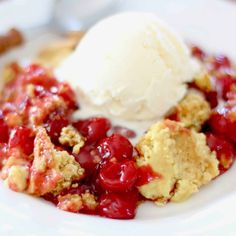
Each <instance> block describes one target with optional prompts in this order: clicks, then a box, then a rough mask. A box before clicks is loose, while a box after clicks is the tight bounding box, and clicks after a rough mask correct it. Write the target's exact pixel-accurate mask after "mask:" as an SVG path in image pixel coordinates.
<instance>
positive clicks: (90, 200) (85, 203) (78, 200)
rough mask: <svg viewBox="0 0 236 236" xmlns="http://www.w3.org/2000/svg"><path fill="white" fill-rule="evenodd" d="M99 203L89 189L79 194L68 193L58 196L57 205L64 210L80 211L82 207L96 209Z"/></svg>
mask: <svg viewBox="0 0 236 236" xmlns="http://www.w3.org/2000/svg"><path fill="white" fill-rule="evenodd" d="M97 205H98V203H97V202H96V199H95V196H94V195H93V194H91V193H89V192H88V191H87V192H85V193H83V194H81V195H79V194H66V195H64V196H59V197H58V204H57V207H58V208H60V209H62V210H64V211H71V212H78V211H80V210H81V209H88V210H95V209H96V207H97Z"/></svg>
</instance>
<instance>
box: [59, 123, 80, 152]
mask: <svg viewBox="0 0 236 236" xmlns="http://www.w3.org/2000/svg"><path fill="white" fill-rule="evenodd" d="M59 142H60V143H61V144H62V145H68V146H70V147H73V153H76V154H78V153H79V151H80V148H81V147H83V146H84V138H83V137H82V136H81V135H80V133H79V132H78V131H77V130H76V129H75V128H74V127H73V126H71V125H68V126H67V127H64V128H62V130H61V134H60V137H59Z"/></svg>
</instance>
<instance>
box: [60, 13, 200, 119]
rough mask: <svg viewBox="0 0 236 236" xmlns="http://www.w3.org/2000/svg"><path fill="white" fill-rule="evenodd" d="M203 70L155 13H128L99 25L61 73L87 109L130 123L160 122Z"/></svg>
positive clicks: (89, 33)
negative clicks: (132, 121) (90, 108)
mask: <svg viewBox="0 0 236 236" xmlns="http://www.w3.org/2000/svg"><path fill="white" fill-rule="evenodd" d="M198 71H199V65H198V63H197V62H196V61H195V60H194V59H193V58H192V57H191V55H190V51H189V49H188V48H187V46H186V45H185V44H184V42H183V41H182V40H181V38H180V37H179V36H178V35H177V34H176V33H174V32H173V31H172V30H171V29H170V28H169V27H168V26H166V25H165V24H164V23H163V22H161V21H160V20H159V19H158V18H157V17H156V16H155V15H153V14H148V13H137V12H128V13H121V14H117V15H114V16H111V17H109V18H106V19H104V20H102V21H100V22H99V23H97V24H96V25H94V26H93V27H92V28H91V29H90V30H89V31H88V32H87V33H86V35H85V36H84V37H83V39H82V40H81V42H80V43H79V45H78V47H77V48H76V50H75V51H74V52H73V53H72V54H71V56H69V57H68V58H67V59H66V60H65V61H64V62H63V63H62V65H61V66H60V67H59V68H58V69H57V75H58V76H59V78H62V79H63V80H66V81H68V82H69V83H70V84H71V85H73V87H74V88H75V89H76V90H77V91H78V94H79V99H80V104H81V107H82V108H83V106H84V107H87V106H89V105H90V106H92V107H93V109H94V110H95V111H96V110H97V111H96V113H98V114H105V115H107V116H111V117H119V118H121V119H124V120H145V121H147V120H153V119H154V120H156V119H160V118H162V117H163V115H165V113H166V112H167V111H168V110H169V109H170V108H171V107H172V106H174V105H176V104H177V103H178V101H180V100H181V99H182V98H183V97H184V95H185V93H186V89H187V87H186V82H189V81H191V80H192V79H193V77H194V76H195V75H196V73H197V72H198Z"/></svg>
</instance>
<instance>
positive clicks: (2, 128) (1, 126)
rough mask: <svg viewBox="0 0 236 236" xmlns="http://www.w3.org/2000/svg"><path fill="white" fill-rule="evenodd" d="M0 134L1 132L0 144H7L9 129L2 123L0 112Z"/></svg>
mask: <svg viewBox="0 0 236 236" xmlns="http://www.w3.org/2000/svg"><path fill="white" fill-rule="evenodd" d="M0 132H1V135H0V143H7V142H8V138H9V128H8V126H7V124H6V122H5V121H4V118H3V115H2V114H1V111H0Z"/></svg>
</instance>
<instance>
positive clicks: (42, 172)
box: [28, 128, 84, 195]
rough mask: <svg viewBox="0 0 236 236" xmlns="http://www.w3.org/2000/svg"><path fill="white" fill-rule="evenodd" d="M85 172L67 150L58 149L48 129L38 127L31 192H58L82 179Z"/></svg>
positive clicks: (39, 193)
mask: <svg viewBox="0 0 236 236" xmlns="http://www.w3.org/2000/svg"><path fill="white" fill-rule="evenodd" d="M83 174H84V169H83V168H81V166H80V165H79V163H78V162H76V161H75V158H74V156H72V155H69V153H68V152H66V151H58V150H56V149H55V148H54V145H53V144H52V142H51V140H50V138H49V136H48V135H47V133H46V130H45V129H44V128H38V131H37V134H36V138H35V146H34V160H33V163H32V167H31V176H30V184H29V189H28V191H29V193H31V194H35V195H43V194H46V193H49V192H58V191H60V190H62V189H63V188H65V187H69V186H70V185H71V184H72V181H74V180H79V179H81V178H82V177H83Z"/></svg>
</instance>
